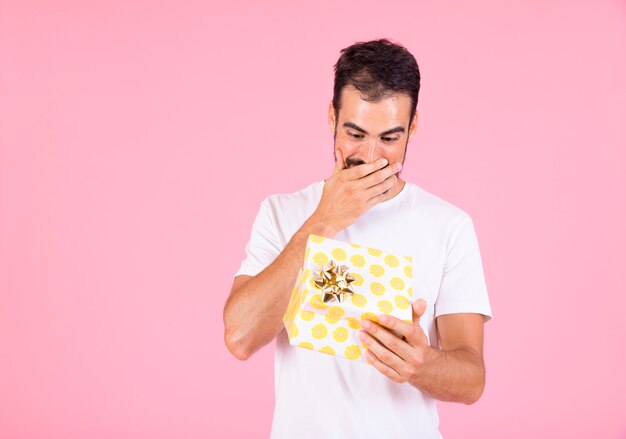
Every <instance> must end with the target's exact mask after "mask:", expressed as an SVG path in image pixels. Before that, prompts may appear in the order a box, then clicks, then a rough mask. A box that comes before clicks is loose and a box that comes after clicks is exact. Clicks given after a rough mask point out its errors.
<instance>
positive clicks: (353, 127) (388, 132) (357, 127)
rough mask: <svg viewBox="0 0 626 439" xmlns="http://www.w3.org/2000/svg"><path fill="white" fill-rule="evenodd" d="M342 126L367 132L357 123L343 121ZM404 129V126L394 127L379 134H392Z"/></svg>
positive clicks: (401, 131)
mask: <svg viewBox="0 0 626 439" xmlns="http://www.w3.org/2000/svg"><path fill="white" fill-rule="evenodd" d="M343 126H344V127H346V128H352V129H354V130H357V131H360V132H362V133H363V134H369V133H368V132H367V131H365V130H364V129H363V128H361V127H360V126H358V125H357V124H354V123H352V122H344V123H343ZM404 131H405V129H404V127H395V128H392V129H390V130H387V131H383V132H382V133H380V135H381V136H386V135H388V134H393V133H403V132H404Z"/></svg>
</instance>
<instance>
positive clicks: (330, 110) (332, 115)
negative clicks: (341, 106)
mask: <svg viewBox="0 0 626 439" xmlns="http://www.w3.org/2000/svg"><path fill="white" fill-rule="evenodd" d="M336 123H337V121H336V120H335V108H334V107H333V101H330V105H329V106H328V126H329V127H330V132H331V133H334V132H335V125H336Z"/></svg>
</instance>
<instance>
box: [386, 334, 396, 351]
mask: <svg viewBox="0 0 626 439" xmlns="http://www.w3.org/2000/svg"><path fill="white" fill-rule="evenodd" d="M387 346H389V347H390V348H391V349H392V350H395V349H396V348H397V347H398V339H397V338H395V337H393V338H392V339H391V340H389V342H388V343H387Z"/></svg>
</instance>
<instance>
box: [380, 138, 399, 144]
mask: <svg viewBox="0 0 626 439" xmlns="http://www.w3.org/2000/svg"><path fill="white" fill-rule="evenodd" d="M382 139H383V140H384V141H385V142H390V143H391V142H395V141H396V140H398V139H399V137H383V138H382Z"/></svg>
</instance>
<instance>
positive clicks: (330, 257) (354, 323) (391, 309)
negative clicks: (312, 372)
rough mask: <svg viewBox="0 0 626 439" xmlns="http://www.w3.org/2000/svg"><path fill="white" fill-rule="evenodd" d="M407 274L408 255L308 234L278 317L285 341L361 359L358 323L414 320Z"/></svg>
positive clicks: (410, 266) (409, 270)
mask: <svg viewBox="0 0 626 439" xmlns="http://www.w3.org/2000/svg"><path fill="white" fill-rule="evenodd" d="M412 277H413V258H412V257H411V256H406V255H397V254H394V253H391V252H388V251H385V250H381V249H376V248H371V247H366V246H364V245H360V244H355V243H348V242H344V241H339V240H336V239H332V238H327V237H323V236H320V235H315V234H310V235H309V237H308V239H307V245H306V250H305V256H304V264H303V265H302V267H300V270H299V271H298V276H297V278H296V282H295V285H294V287H293V291H292V294H291V298H290V300H289V305H288V306H287V311H286V312H285V314H284V316H283V323H284V324H285V329H286V330H287V335H288V337H289V343H290V344H292V345H294V346H298V347H300V348H306V349H311V350H314V351H319V352H323V353H326V354H330V355H337V356H340V357H343V358H347V359H349V360H355V361H361V362H365V357H364V356H363V353H364V348H365V345H364V344H363V343H362V342H361V340H359V338H358V337H357V331H358V330H359V329H360V328H361V322H362V321H363V319H369V320H373V321H375V322H378V316H379V315H381V314H390V315H392V316H395V317H397V318H399V319H400V320H404V321H406V322H413V312H412V308H411V303H412V296H413V293H412V290H413V288H412V287H413V280H412ZM396 335H398V334H396Z"/></svg>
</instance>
